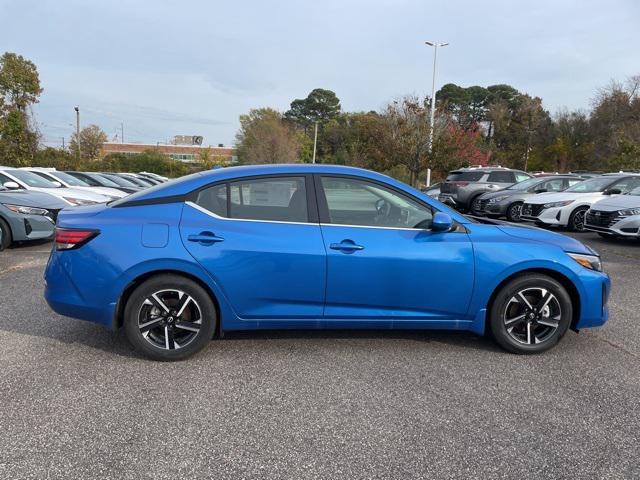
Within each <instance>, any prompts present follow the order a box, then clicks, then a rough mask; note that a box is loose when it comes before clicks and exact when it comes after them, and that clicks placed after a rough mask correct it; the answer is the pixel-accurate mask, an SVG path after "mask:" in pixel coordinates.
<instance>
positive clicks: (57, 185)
mask: <svg viewBox="0 0 640 480" xmlns="http://www.w3.org/2000/svg"><path fill="white" fill-rule="evenodd" d="M51 183H53V184H54V185H55V187H56V188H60V187H61V186H62V184H61V183H60V182H56V181H55V180H51Z"/></svg>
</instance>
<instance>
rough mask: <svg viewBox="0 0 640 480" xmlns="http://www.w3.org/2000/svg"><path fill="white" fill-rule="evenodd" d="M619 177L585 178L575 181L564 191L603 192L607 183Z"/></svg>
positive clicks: (609, 183)
mask: <svg viewBox="0 0 640 480" xmlns="http://www.w3.org/2000/svg"><path fill="white" fill-rule="evenodd" d="M618 180H619V178H615V177H596V178H590V179H589V180H585V181H584V182H580V183H576V184H575V185H574V186H573V187H570V188H567V189H566V190H565V192H575V193H596V192H604V191H605V190H606V189H607V187H608V186H609V185H611V184H612V183H614V182H616V181H618Z"/></svg>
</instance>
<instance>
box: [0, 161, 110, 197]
mask: <svg viewBox="0 0 640 480" xmlns="http://www.w3.org/2000/svg"><path fill="white" fill-rule="evenodd" d="M0 183H2V184H3V185H4V186H5V187H7V188H8V189H12V190H13V189H19V188H23V189H25V190H33V191H36V192H44V193H48V194H49V195H53V196H55V197H58V198H60V199H62V200H63V201H64V202H66V203H67V204H68V205H93V204H96V203H105V202H108V201H109V198H108V197H105V196H104V195H98V194H97V193H91V192H85V191H83V190H76V189H74V188H66V187H63V186H62V184H60V183H59V182H55V183H54V182H51V181H49V180H47V179H44V178H42V177H40V176H39V175H36V174H35V173H32V172H29V171H27V170H20V169H18V168H4V169H0Z"/></svg>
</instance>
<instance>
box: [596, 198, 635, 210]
mask: <svg viewBox="0 0 640 480" xmlns="http://www.w3.org/2000/svg"><path fill="white" fill-rule="evenodd" d="M639 207H640V195H612V196H610V197H607V196H605V198H603V199H602V200H599V201H597V202H596V203H594V204H593V205H591V208H592V209H594V210H604V211H614V210H621V209H623V208H639Z"/></svg>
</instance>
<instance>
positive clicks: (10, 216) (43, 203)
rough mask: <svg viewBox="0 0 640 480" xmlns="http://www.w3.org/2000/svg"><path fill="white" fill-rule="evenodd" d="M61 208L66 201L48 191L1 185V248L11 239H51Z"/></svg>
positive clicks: (7, 244)
mask: <svg viewBox="0 0 640 480" xmlns="http://www.w3.org/2000/svg"><path fill="white" fill-rule="evenodd" d="M64 207H68V205H67V203H65V202H64V201H63V200H60V199H59V198H57V197H54V196H53V195H49V194H48V193H41V192H34V191H29V190H9V189H7V188H5V187H3V186H0V231H1V236H2V240H1V241H2V248H6V247H8V246H9V245H11V243H13V242H22V241H26V240H39V239H43V238H50V237H51V236H52V235H53V231H54V227H55V223H56V219H57V217H58V212H59V211H60V210H62V209H63V208H64Z"/></svg>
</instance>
